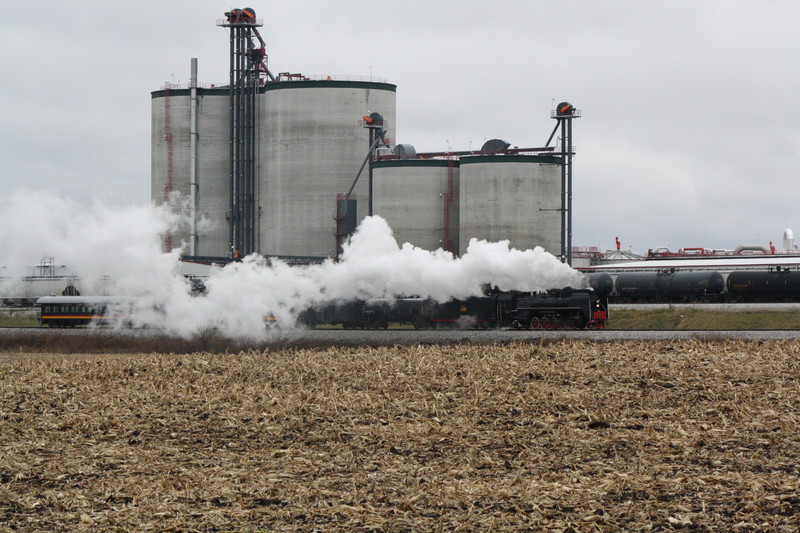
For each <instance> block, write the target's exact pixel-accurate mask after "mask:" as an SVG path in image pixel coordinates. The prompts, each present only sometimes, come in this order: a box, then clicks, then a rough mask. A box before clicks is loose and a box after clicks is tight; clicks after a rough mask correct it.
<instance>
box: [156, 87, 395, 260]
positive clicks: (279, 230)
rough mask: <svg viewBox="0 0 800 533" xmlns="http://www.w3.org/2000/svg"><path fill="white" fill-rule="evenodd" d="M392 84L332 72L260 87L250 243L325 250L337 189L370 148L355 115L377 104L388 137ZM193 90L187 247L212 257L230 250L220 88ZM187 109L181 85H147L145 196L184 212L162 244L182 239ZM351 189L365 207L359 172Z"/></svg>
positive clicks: (365, 187)
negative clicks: (338, 77)
mask: <svg viewBox="0 0 800 533" xmlns="http://www.w3.org/2000/svg"><path fill="white" fill-rule="evenodd" d="M395 90H396V86H395V85H391V84H388V83H381V82H368V81H336V80H322V81H312V80H302V81H276V82H272V83H267V84H265V86H264V87H262V88H261V89H260V91H259V93H260V94H259V97H258V111H257V113H258V125H259V126H258V131H257V132H256V149H255V154H254V156H255V169H256V170H255V173H256V187H255V188H256V194H257V201H256V212H257V214H256V236H255V240H256V243H257V248H256V251H258V252H259V253H261V254H264V255H295V256H327V255H329V254H330V253H331V252H332V251H333V250H334V249H335V237H334V230H335V225H336V224H335V221H334V218H333V217H334V213H335V211H336V195H337V194H341V193H344V192H347V190H348V189H349V187H350V185H351V184H352V182H353V179H354V178H355V175H356V172H357V171H358V168H359V165H360V163H361V161H362V160H363V159H364V157H365V156H366V154H367V151H368V148H369V131H368V130H367V129H366V128H364V127H363V126H362V125H361V124H360V120H361V117H362V116H364V115H367V114H368V113H369V112H379V113H381V114H382V115H383V117H384V119H385V125H386V126H385V127H386V129H387V132H388V133H387V137H389V138H391V137H393V136H394V121H395V94H396V93H395ZM197 94H198V96H197V102H198V105H197V122H196V123H197V126H196V130H197V134H196V139H197V145H196V146H197V147H196V156H195V159H196V163H195V165H196V184H197V185H196V187H195V191H196V202H195V205H196V210H195V219H196V227H197V231H196V235H197V236H196V248H195V253H194V255H198V256H217V257H220V256H225V255H228V254H229V253H230V243H229V232H228V224H229V214H228V213H229V209H230V181H229V161H230V155H229V145H230V141H229V139H230V121H229V98H228V88H227V87H221V88H198V89H197ZM190 110H191V94H190V90H189V89H164V90H161V91H155V92H153V93H152V133H151V135H152V138H151V142H152V152H151V153H152V168H151V197H152V200H153V202H154V203H155V204H163V203H167V202H168V201H170V200H169V199H170V197H171V198H172V200H171V201H170V205H171V208H172V209H173V210H174V211H175V212H179V213H182V214H183V215H185V217H186V224H185V225H183V226H182V227H181V228H180V229H179V230H177V231H175V232H172V233H171V234H169V235H167V236H166V237H165V249H166V248H169V247H174V246H178V245H180V243H181V242H185V243H189V242H190V233H191V231H190V226H191V223H190V219H191V218H192V217H191V211H192V210H191V206H190V204H191V202H190V198H191V190H192V186H191V182H190V169H191V166H192V161H191V157H190V152H191V150H190V144H191V137H192V135H191V133H190V132H191V119H190V114H191V113H190ZM176 193H177V194H176ZM354 195H355V197H356V198H357V199H358V214H359V216H358V218H359V220H360V219H362V218H363V217H364V216H366V215H367V214H368V209H369V199H370V198H369V180H368V179H367V177H366V176H365V175H363V176H362V177H361V179H360V180H359V182H358V184H357V186H356V188H355V190H354ZM186 253H187V254H188V253H189V251H188V247H187V252H186Z"/></svg>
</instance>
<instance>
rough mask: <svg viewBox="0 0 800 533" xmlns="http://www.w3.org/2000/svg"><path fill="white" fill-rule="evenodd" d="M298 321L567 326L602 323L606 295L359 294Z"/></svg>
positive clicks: (363, 325)
mask: <svg viewBox="0 0 800 533" xmlns="http://www.w3.org/2000/svg"><path fill="white" fill-rule="evenodd" d="M299 322H300V323H301V324H304V325H305V326H307V327H315V326H316V325H318V324H333V325H341V326H342V327H343V328H345V329H376V328H387V327H388V326H389V324H390V323H394V324H400V325H411V326H413V327H414V328H417V329H430V328H443V327H450V328H464V329H466V328H503V327H511V328H515V329H565V328H569V329H572V328H575V329H584V328H604V327H605V326H606V323H607V322H608V300H607V298H606V297H604V296H601V295H599V294H598V293H597V292H595V291H594V290H593V289H572V288H569V287H568V288H564V289H557V290H551V291H548V292H545V293H535V292H519V291H507V292H504V291H498V290H492V291H489V293H488V294H486V295H485V296H475V297H471V298H467V299H462V300H450V301H448V302H445V303H438V302H435V301H434V300H431V299H428V298H397V299H392V300H388V299H374V300H355V301H347V302H338V303H332V304H328V305H325V306H322V307H317V308H313V309H308V310H306V311H304V312H303V313H302V314H301V315H300V317H299Z"/></svg>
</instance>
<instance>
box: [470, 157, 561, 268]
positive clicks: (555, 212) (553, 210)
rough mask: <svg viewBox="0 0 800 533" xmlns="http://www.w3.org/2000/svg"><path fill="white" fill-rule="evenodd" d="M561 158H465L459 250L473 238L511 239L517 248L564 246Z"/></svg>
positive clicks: (557, 249)
mask: <svg viewBox="0 0 800 533" xmlns="http://www.w3.org/2000/svg"><path fill="white" fill-rule="evenodd" d="M561 161H562V159H561V158H560V157H554V156H542V155H478V156H470V157H462V158H461V164H460V172H459V202H460V211H461V214H460V222H459V250H460V252H461V254H464V253H465V252H466V251H467V245H468V244H469V240H470V239H471V238H473V237H474V238H478V239H485V240H488V241H499V240H504V239H508V240H510V241H511V246H512V247H514V248H517V249H523V250H524V249H528V248H533V247H535V246H541V247H543V248H544V249H545V250H547V251H548V252H550V253H552V254H554V255H558V254H559V252H560V250H561V214H560V207H561Z"/></svg>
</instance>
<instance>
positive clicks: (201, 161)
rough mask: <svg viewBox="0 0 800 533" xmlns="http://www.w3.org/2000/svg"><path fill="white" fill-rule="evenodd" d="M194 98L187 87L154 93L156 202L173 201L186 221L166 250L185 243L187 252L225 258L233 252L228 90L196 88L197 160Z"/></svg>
mask: <svg viewBox="0 0 800 533" xmlns="http://www.w3.org/2000/svg"><path fill="white" fill-rule="evenodd" d="M192 100H193V99H192V91H191V89H188V88H182V89H177V88H176V89H170V88H165V89H163V90H160V91H154V92H153V93H152V100H151V102H152V103H151V105H152V114H151V122H152V123H151V189H150V190H151V199H152V201H153V203H154V204H156V205H161V204H165V203H169V205H170V208H171V209H172V210H173V212H176V213H179V214H181V216H182V217H183V219H184V220H183V223H182V224H181V226H180V228H178V229H177V230H175V231H173V232H171V233H169V234H167V235H165V236H164V242H163V244H164V249H165V251H166V250H169V249H171V248H174V247H177V246H180V245H181V243H185V244H186V249H185V253H186V254H190V255H208V256H222V255H225V254H226V252H227V250H228V222H227V219H226V213H227V211H228V204H229V200H228V189H229V187H228V161H229V150H228V144H229V141H228V136H229V134H228V114H229V112H228V91H227V89H215V88H197V90H196V100H195V101H196V103H197V107H196V111H197V113H196V123H195V124H196V126H195V133H194V137H195V140H196V146H195V151H194V153H195V158H194V159H195V161H194V162H193V161H192V146H191V144H192V143H191V138H192V136H193V135H192V124H191V123H192V117H191V115H192V111H191V107H192ZM192 166H194V174H195V176H194V181H195V183H196V185H195V186H194V187H192ZM193 188H194V192H195V193H196V197H195V202H194V205H195V209H193V208H192V189H193ZM192 219H194V221H195V224H194V226H195V231H194V233H195V247H194V249H193V250H192V247H191V240H192V239H191V233H193V231H192V227H193V224H192Z"/></svg>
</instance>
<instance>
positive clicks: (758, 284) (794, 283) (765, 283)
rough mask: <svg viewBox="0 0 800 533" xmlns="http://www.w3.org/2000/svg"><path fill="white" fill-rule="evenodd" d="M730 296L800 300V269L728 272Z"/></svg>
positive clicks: (741, 298) (764, 299)
mask: <svg viewBox="0 0 800 533" xmlns="http://www.w3.org/2000/svg"><path fill="white" fill-rule="evenodd" d="M726 285H727V289H728V296H729V297H730V298H731V299H732V300H738V301H744V302H795V301H800V271H797V270H787V269H776V270H769V271H735V272H731V273H730V274H728V280H727V282H726Z"/></svg>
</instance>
